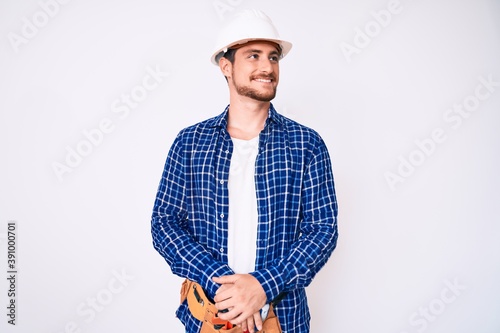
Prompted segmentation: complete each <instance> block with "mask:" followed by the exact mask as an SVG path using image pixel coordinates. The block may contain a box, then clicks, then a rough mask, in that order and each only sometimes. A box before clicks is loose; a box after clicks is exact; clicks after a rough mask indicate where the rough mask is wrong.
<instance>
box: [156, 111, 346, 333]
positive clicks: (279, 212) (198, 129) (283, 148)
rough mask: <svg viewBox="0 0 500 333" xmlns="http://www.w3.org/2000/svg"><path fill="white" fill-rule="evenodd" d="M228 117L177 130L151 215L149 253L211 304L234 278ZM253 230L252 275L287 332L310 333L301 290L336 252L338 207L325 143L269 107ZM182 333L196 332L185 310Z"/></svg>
mask: <svg viewBox="0 0 500 333" xmlns="http://www.w3.org/2000/svg"><path fill="white" fill-rule="evenodd" d="M227 112H228V107H227V108H226V110H225V111H224V112H223V113H222V114H221V115H219V116H217V117H214V118H211V119H208V120H206V121H204V122H201V123H198V124H196V125H194V126H191V127H188V128H186V129H184V130H182V131H181V132H180V133H179V134H178V136H177V138H176V139H175V141H174V143H173V145H172V147H171V149H170V152H169V154H168V157H167V160H166V163H165V169H164V172H163V176H162V178H161V182H160V185H159V188H158V193H157V197H156V201H155V204H154V209H153V215H152V222H151V223H152V235H153V244H154V246H155V248H156V250H157V251H158V252H159V253H160V254H161V255H162V256H163V257H164V258H165V260H166V261H167V263H168V264H169V266H170V268H171V269H172V272H173V273H174V274H176V275H178V276H181V277H185V278H188V279H190V280H193V281H196V282H198V283H200V284H201V285H202V286H203V287H204V289H205V291H206V292H207V294H208V295H209V296H210V297H212V298H213V297H214V295H215V292H216V290H217V289H218V288H219V285H218V284H216V283H214V282H213V281H212V280H211V278H212V277H213V276H222V275H228V274H234V273H233V271H232V270H231V268H230V267H229V266H228V264H227V262H228V259H227V238H228V236H227V233H228V229H227V218H228V205H229V195H228V186H227V181H228V178H229V165H230V161H231V153H232V151H233V144H232V140H231V137H230V136H229V133H228V132H227V129H226V128H227ZM255 185H256V186H255V187H256V191H257V208H258V230H257V258H256V262H255V271H254V272H252V273H251V274H252V275H253V276H255V277H256V278H257V280H258V281H259V282H260V283H261V285H262V287H263V288H264V290H265V292H266V296H267V301H268V302H271V301H272V300H273V299H275V298H276V296H278V295H279V294H280V293H281V292H284V291H286V292H288V294H287V295H286V297H285V298H284V299H283V300H282V301H281V303H279V304H278V305H277V306H276V307H275V312H276V315H277V317H278V318H279V320H280V324H281V327H282V330H283V332H289V333H303V332H309V322H310V315H309V308H308V306H307V298H306V293H305V290H304V288H305V287H306V286H308V285H309V284H310V283H311V281H312V279H313V278H314V276H315V275H316V273H317V272H318V271H319V270H320V269H321V268H322V267H323V265H325V263H326V261H327V260H328V258H329V257H330V255H331V253H332V251H333V250H334V248H335V246H336V243H337V201H336V197H335V189H334V182H333V174H332V168H331V163H330V158H329V155H328V151H327V148H326V145H325V143H324V142H323V140H322V139H321V137H320V136H319V135H318V134H317V133H316V132H315V131H313V130H311V129H310V128H307V127H305V126H302V125H300V124H298V123H296V122H295V121H292V120H290V119H288V118H286V117H284V116H282V115H280V114H278V113H277V112H276V110H275V109H274V107H273V106H272V105H271V107H270V109H269V115H268V118H267V120H266V124H265V127H264V129H263V130H262V132H261V133H260V135H259V151H258V155H257V159H256V162H255ZM176 315H177V317H178V318H179V319H180V320H181V321H182V323H183V324H184V325H185V327H186V332H193V333H195V332H199V330H200V327H201V322H199V321H197V320H196V319H195V318H194V317H192V316H191V314H190V313H189V309H188V307H187V304H186V302H184V303H183V304H181V306H180V307H179V309H178V310H177V313H176Z"/></svg>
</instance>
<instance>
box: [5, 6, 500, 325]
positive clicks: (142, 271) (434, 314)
mask: <svg viewBox="0 0 500 333" xmlns="http://www.w3.org/2000/svg"><path fill="white" fill-rule="evenodd" d="M61 1H62V0H61ZM49 2H50V1H49V0H41V2H38V1H31V0H30V1H26V0H24V1H14V0H1V1H0V37H1V39H0V50H1V51H0V94H1V95H0V96H1V98H0V149H1V150H0V152H1V158H2V160H1V163H0V180H1V182H0V223H1V224H0V248H1V252H0V253H1V254H0V267H1V269H2V272H5V273H2V275H1V276H4V274H5V275H6V271H7V266H6V264H7V263H6V251H7V241H6V239H5V238H6V232H7V231H6V229H7V222H8V221H10V220H15V221H17V226H18V228H17V229H18V230H17V233H18V236H17V237H18V242H17V245H18V261H17V268H18V271H19V274H18V281H17V282H18V283H17V291H18V297H17V305H18V308H17V318H16V326H15V327H12V325H8V324H7V319H8V317H7V316H6V314H7V309H6V306H7V302H8V298H7V289H8V285H7V280H6V278H2V279H1V280H0V281H1V282H0V305H1V307H0V308H1V309H3V310H0V318H2V319H1V320H0V331H1V332H26V333H27V332H30V333H31V332H42V333H61V332H150V333H155V332H182V331H183V328H182V325H181V324H180V323H179V321H178V320H177V319H176V318H175V316H174V312H175V309H176V307H177V305H178V293H179V286H180V282H181V279H180V278H178V277H175V276H174V275H173V274H172V273H171V272H170V270H169V268H168V266H167V264H166V263H165V262H164V260H163V259H162V258H161V256H159V255H158V254H157V253H156V252H155V250H154V249H153V246H152V244H151V236H150V216H151V209H152V206H153V201H154V197H155V194H156V189H157V186H158V182H159V180H160V176H161V172H162V170H163V163H164V161H165V157H166V154H167V152H168V149H169V148H170V145H171V143H172V141H173V139H174V137H175V135H176V134H177V132H178V131H179V130H180V129H182V128H184V127H186V126H188V125H190V124H193V123H195V122H198V121H201V120H204V119H206V118H209V117H212V116H214V115H217V114H219V113H220V112H222V111H223V109H224V107H225V106H226V104H227V102H228V94H227V86H226V83H225V81H224V79H223V77H222V75H221V74H220V72H219V70H218V68H217V67H215V66H213V65H212V64H211V63H210V62H209V57H210V55H211V52H212V47H213V42H214V40H215V34H216V32H217V30H218V28H219V27H220V26H221V24H222V23H223V20H224V19H225V18H226V17H228V16H229V15H230V14H231V12H232V11H233V10H235V9H243V8H259V9H262V10H263V11H265V12H266V13H267V14H268V15H269V16H270V17H271V18H272V19H273V21H274V23H275V25H276V26H277V27H278V30H279V31H280V33H281V35H282V37H284V38H286V39H288V40H290V41H292V42H293V43H294V47H293V49H292V51H291V53H290V54H289V55H288V56H287V57H286V58H285V59H284V60H283V61H282V62H281V82H280V87H279V89H278V96H277V98H276V99H275V101H274V105H275V106H276V108H277V109H278V111H279V112H281V113H282V114H285V115H287V116H289V117H291V118H293V119H296V120H297V121H299V122H301V123H303V124H305V125H308V126H310V127H313V128H314V129H316V130H317V131H318V132H319V133H320V134H321V135H322V136H323V138H324V140H325V141H326V143H327V145H328V147H329V150H330V154H331V157H332V162H333V167H334V174H335V180H336V190H337V195H338V201H339V209H340V210H339V212H340V213H339V232H340V237H339V242H338V247H337V249H336V251H335V252H334V254H333V256H332V258H331V260H330V261H329V262H328V263H327V265H326V266H325V268H324V269H323V270H322V271H321V272H320V273H319V274H318V276H317V278H316V279H315V280H314V281H313V283H312V284H311V286H310V287H309V288H308V294H309V303H310V307H311V312H312V332H313V333H317V332H337V333H367V332H371V333H403V332H406V333H414V332H439V333H462V332H463V333H465V332H477V333H498V332H500V315H499V314H500V287H499V283H498V281H500V260H499V254H500V242H499V240H498V239H499V237H500V225H499V222H500V220H499V217H498V215H497V211H498V209H497V207H498V202H499V200H500V195H499V188H500V178H499V177H498V170H500V157H499V148H500V140H499V139H500V135H499V129H498V127H499V125H500V114H499V111H500V109H499V107H500V86H499V85H498V82H500V62H499V59H500V3H499V1H493V0H489V1H488V0H469V1H464V0H454V1H452V0H442V1H430V0H419V1H414V0H401V1H400V2H399V4H397V6H396V7H394V8H397V13H396V14H395V13H393V14H391V17H390V19H389V18H387V17H385V19H386V21H384V22H383V23H384V25H385V26H382V25H381V24H379V23H377V21H376V20H375V16H377V15H374V14H373V13H379V14H380V13H381V11H387V10H388V7H390V6H391V5H390V4H389V1H385V0H384V1H382V0H377V1H368V0H363V1H339V0H335V1H326V0H325V1H319V0H316V1H304V0H302V1H298V0H294V1H273V2H271V1H263V0H220V1H214V0H196V1H160V0H141V1H139V0H122V1H97V0H86V1H82V0H72V1H68V2H67V3H66V4H60V5H58V7H59V8H58V9H57V11H56V9H55V7H53V8H52V10H53V12H52V14H53V15H52V17H49V16H48V15H47V14H44V12H43V9H42V6H41V5H40V3H42V4H43V3H49ZM53 3H54V2H53ZM223 5H225V7H223ZM217 6H218V7H217ZM392 6H393V5H392ZM391 8H392V7H391ZM382 13H383V12H382ZM44 15H45V16H44ZM44 17H45V18H48V19H47V20H44ZM379 19H380V15H379ZM34 20H35V21H36V20H38V21H37V22H38V23H37V24H38V25H39V26H40V27H38V28H36V27H35V28H36V30H35V31H33V29H32V30H31V35H30V33H29V32H30V31H29V29H28V28H26V27H25V25H26V24H28V23H26V22H31V23H33V21H34ZM381 22H382V21H381ZM377 27H378V28H377ZM365 28H368V29H372V30H369V33H370V34H371V36H372V37H370V36H368V38H369V43H368V42H367V40H366V38H365V39H364V42H365V44H366V45H364V44H363V43H362V40H363V38H362V37H360V31H361V32H362V31H365ZM23 29H24V35H23ZM377 29H378V30H377ZM13 36H17V38H18V39H15V38H14V37H13ZM23 36H24V37H23ZM26 36H29V38H26ZM13 38H14V40H17V41H19V40H22V38H25V39H24V40H23V42H22V43H21V42H17V43H15V42H12V40H13ZM356 43H357V44H356ZM346 44H349V45H351V46H352V47H357V48H358V51H357V52H358V53H353V54H350V55H347V54H345V53H344V52H343V51H342V49H341V46H342V45H344V46H345V45H346ZM356 45H357V46H356ZM147 68H150V70H155V69H157V70H159V71H161V72H162V73H166V72H168V73H169V75H168V76H167V75H164V77H163V78H162V82H161V83H159V84H158V86H157V87H156V88H155V89H153V90H151V91H148V92H147V96H145V98H144V100H143V101H141V102H140V103H138V105H137V106H136V107H135V108H134V109H130V113H129V114H128V115H126V116H123V115H124V114H123V113H115V112H113V107H112V105H113V103H118V104H115V106H116V105H121V106H123V105H124V104H123V103H122V102H120V99H121V96H122V94H129V95H130V94H131V92H132V91H136V92H138V91H140V86H141V84H142V82H143V79H144V78H145V77H146V76H147V75H148V70H147ZM481 77H482V78H483V79H485V80H487V79H488V78H490V79H491V80H493V81H494V82H497V84H496V86H495V87H493V88H492V90H493V91H492V92H491V93H490V94H489V96H488V98H483V100H481V101H479V104H478V105H475V107H474V111H472V112H470V113H468V114H467V117H466V118H461V119H462V122H461V123H460V126H457V123H456V122H458V120H455V121H453V122H451V121H450V120H449V119H448V121H447V120H445V118H443V117H445V115H446V114H447V112H448V111H447V110H449V109H450V108H453V107H454V105H460V104H463V103H464V101H469V102H471V101H474V98H473V96H474V94H475V91H476V87H478V86H479V85H481V81H480V79H479V78H481ZM149 82H150V83H151V82H153V81H149ZM138 87H139V88H138ZM134 89H135V90H134ZM480 89H482V90H481V92H483V93H486V92H487V90H485V89H484V88H480ZM116 101H118V102H116ZM476 101H477V99H476ZM120 115H121V116H122V118H120ZM454 116H455V117H456V116H457V115H456V114H455V115H454ZM103 119H109V120H108V121H109V122H110V123H111V124H112V131H108V132H109V133H107V134H104V135H103V137H102V138H98V136H97V137H96V138H98V139H99V140H97V139H96V140H97V141H96V142H97V144H96V145H93V146H90V147H91V150H90V151H89V150H87V153H88V154H87V156H84V157H83V158H82V160H81V161H79V163H77V164H78V165H76V166H75V167H72V168H71V172H64V173H63V174H62V175H61V174H59V177H58V176H57V173H56V172H55V171H54V163H60V164H61V165H62V164H66V162H65V159H66V158H67V154H68V149H77V147H78V145H80V148H81V147H83V146H82V145H85V143H83V142H84V141H85V140H86V137H85V135H84V134H83V132H84V131H92V130H93V129H96V128H98V126H99V124H100V122H101V121H103ZM455 119H456V118H455ZM454 125H455V128H454ZM435 129H438V131H439V129H440V130H441V132H442V133H443V135H442V136H444V137H445V138H446V139H445V140H444V141H443V142H440V143H436V144H434V147H431V145H429V146H428V150H429V151H428V153H429V154H428V155H424V153H423V152H420V153H419V148H418V146H417V144H416V143H415V141H418V140H419V141H420V142H428V141H425V140H429V138H431V136H432V132H433V131H434V130H435ZM86 147H87V148H89V146H86ZM431 148H432V149H431ZM410 157H411V158H413V161H416V162H418V163H417V164H419V165H417V166H416V167H414V170H413V171H412V172H410V171H408V169H406V171H407V173H406V174H405V176H404V177H401V178H400V180H403V181H399V182H397V183H395V184H393V185H394V186H392V188H391V186H390V184H389V183H388V181H387V180H386V176H385V175H386V173H387V172H391V173H393V174H398V167H399V168H400V169H401V168H403V167H400V166H399V165H400V163H401V158H403V159H406V160H408V159H409V158H410ZM401 170H402V171H401V172H403V171H404V168H403V169H401ZM59 178H60V179H59ZM116 274H125V276H126V279H125V280H124V281H122V282H120V280H117V279H116V277H115V276H116ZM450 284H455V285H458V286H459V287H458V289H457V287H454V289H450V287H449V285H450ZM92 299H95V300H96V302H97V303H96V304H94V306H95V307H94V308H92V305H91V304H92ZM97 309H98V310H97ZM425 313H427V315H425Z"/></svg>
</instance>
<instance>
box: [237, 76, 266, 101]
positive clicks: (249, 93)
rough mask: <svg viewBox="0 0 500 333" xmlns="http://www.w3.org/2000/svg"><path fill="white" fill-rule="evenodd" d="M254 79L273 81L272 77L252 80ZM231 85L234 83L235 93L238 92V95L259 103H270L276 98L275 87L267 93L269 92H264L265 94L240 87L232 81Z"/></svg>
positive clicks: (247, 87) (260, 77)
mask: <svg viewBox="0 0 500 333" xmlns="http://www.w3.org/2000/svg"><path fill="white" fill-rule="evenodd" d="M233 77H234V75H233ZM255 78H258V79H271V80H273V81H274V80H275V78H274V76H268V77H263V76H259V77H253V78H252V80H253V79H255ZM233 83H234V86H235V88H236V91H237V92H238V94H239V95H241V96H246V97H249V98H252V99H255V100H257V101H260V102H270V101H272V100H273V99H274V97H275V96H276V87H273V89H272V90H271V91H269V92H268V91H266V92H260V91H258V90H256V89H254V88H251V87H249V86H243V85H242V86H240V85H238V84H237V83H236V82H234V80H233Z"/></svg>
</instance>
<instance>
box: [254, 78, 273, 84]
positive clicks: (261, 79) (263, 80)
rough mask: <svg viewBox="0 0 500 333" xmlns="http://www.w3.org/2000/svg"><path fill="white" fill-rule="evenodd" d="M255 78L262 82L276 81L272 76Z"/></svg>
mask: <svg viewBox="0 0 500 333" xmlns="http://www.w3.org/2000/svg"><path fill="white" fill-rule="evenodd" d="M254 80H255V81H257V82H262V83H271V82H273V81H274V80H273V79H272V78H254Z"/></svg>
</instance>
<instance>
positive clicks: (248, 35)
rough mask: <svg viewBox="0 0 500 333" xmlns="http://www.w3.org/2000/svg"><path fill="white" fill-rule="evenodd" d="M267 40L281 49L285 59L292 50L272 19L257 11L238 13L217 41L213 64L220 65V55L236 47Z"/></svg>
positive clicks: (250, 10) (221, 32)
mask: <svg viewBox="0 0 500 333" xmlns="http://www.w3.org/2000/svg"><path fill="white" fill-rule="evenodd" d="M257 40H266V41H271V42H274V43H276V44H278V45H279V46H280V47H281V57H282V58H283V57H284V56H285V55H286V54H287V53H288V52H289V51H290V49H291V48H292V43H290V42H287V41H285V40H282V39H281V38H280V36H279V34H278V31H277V30H276V28H275V27H274V25H273V22H272V21H271V19H270V18H269V17H268V16H267V15H266V14H264V13H263V12H261V11H260V10H255V9H246V10H242V11H239V12H237V13H236V14H235V15H234V17H233V18H232V19H231V20H230V21H229V22H228V23H227V24H226V25H225V26H224V27H223V28H222V30H221V31H220V33H219V37H218V39H217V43H216V47H215V52H214V53H213V54H212V58H211V60H212V63H213V64H214V65H217V66H218V65H219V63H218V61H217V60H219V59H218V57H217V56H218V55H219V54H220V53H221V52H222V53H223V52H226V51H227V50H228V49H230V48H231V47H233V46H235V45H239V44H245V43H248V42H251V41H257Z"/></svg>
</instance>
